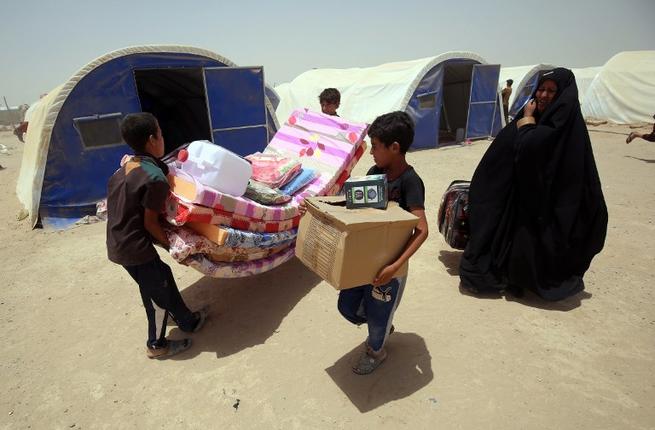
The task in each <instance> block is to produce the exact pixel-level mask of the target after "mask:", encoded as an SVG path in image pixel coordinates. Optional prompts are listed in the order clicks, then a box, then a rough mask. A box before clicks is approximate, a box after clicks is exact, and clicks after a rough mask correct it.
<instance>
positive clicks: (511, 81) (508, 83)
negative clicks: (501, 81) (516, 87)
mask: <svg viewBox="0 0 655 430" xmlns="http://www.w3.org/2000/svg"><path fill="white" fill-rule="evenodd" d="M513 83H514V79H508V80H507V85H509V86H510V87H511V86H512V84H513Z"/></svg>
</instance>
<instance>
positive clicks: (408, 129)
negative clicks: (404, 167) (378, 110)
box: [368, 111, 414, 154]
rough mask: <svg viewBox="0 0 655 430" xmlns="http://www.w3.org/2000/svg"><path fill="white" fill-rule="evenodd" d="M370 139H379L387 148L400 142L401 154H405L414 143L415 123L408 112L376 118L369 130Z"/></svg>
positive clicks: (386, 114)
mask: <svg viewBox="0 0 655 430" xmlns="http://www.w3.org/2000/svg"><path fill="white" fill-rule="evenodd" d="M368 137H370V138H371V139H373V138H374V137H375V138H377V139H378V140H379V141H380V142H382V143H384V146H387V147H388V146H391V145H392V144H393V143H394V142H398V145H400V152H401V153H402V154H404V153H406V152H407V150H408V149H409V147H410V146H412V142H414V121H412V118H411V117H410V116H409V115H408V114H407V113H406V112H402V111H396V112H390V113H385V114H384V115H380V116H379V117H377V118H375V121H373V124H371V126H370V127H369V128H368Z"/></svg>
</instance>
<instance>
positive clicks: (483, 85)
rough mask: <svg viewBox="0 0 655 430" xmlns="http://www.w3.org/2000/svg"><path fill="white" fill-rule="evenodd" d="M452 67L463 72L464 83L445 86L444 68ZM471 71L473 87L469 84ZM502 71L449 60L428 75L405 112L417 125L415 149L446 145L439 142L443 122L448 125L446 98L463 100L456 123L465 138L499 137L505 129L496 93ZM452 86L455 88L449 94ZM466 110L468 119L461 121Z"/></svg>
mask: <svg viewBox="0 0 655 430" xmlns="http://www.w3.org/2000/svg"><path fill="white" fill-rule="evenodd" d="M449 66H450V67H459V68H460V69H461V70H462V72H461V73H462V75H463V76H462V77H461V78H460V79H462V80H461V82H455V83H453V84H449V83H448V82H446V79H447V78H446V75H447V73H446V70H445V68H446V67H449ZM469 68H470V70H471V72H470V73H471V74H470V85H469V83H468V82H469V81H467V80H466V79H467V78H468V76H467V74H468V73H469V72H468V70H469ZM499 71H500V66H499V65H482V64H479V63H478V62H477V61H474V60H470V59H451V60H447V61H444V62H442V63H440V64H438V65H436V66H435V67H434V68H432V69H431V70H430V71H428V72H427V73H426V74H425V75H424V76H423V78H422V79H421V80H420V83H419V84H418V86H417V87H416V90H415V91H414V94H413V95H412V97H411V99H410V101H409V103H408V104H407V107H406V109H405V110H406V112H407V113H408V114H409V115H410V116H411V117H412V119H414V122H415V125H416V131H415V138H414V145H412V149H428V148H436V147H438V146H440V145H443V144H444V143H445V142H441V141H440V129H441V126H442V125H443V124H442V122H446V121H448V120H447V118H446V116H447V114H446V113H445V111H446V110H445V108H444V107H445V103H446V101H445V98H459V99H460V100H461V101H460V103H459V104H460V111H461V112H460V113H459V114H458V116H459V118H458V119H457V120H456V121H455V123H457V124H460V125H461V127H455V128H462V130H463V131H464V132H465V134H463V135H462V137H463V138H469V139H479V138H486V137H493V136H495V135H496V134H498V132H499V131H500V129H501V128H502V119H501V116H502V106H501V100H500V98H499V95H498V90H497V86H498V75H499ZM449 86H450V87H454V88H453V89H452V90H449ZM446 93H450V94H446ZM467 93H468V95H466V94H467ZM464 97H466V98H467V99H466V100H464V99H463V98H464ZM464 110H465V112H466V114H465V115H466V117H462V112H464ZM448 127H449V126H448Z"/></svg>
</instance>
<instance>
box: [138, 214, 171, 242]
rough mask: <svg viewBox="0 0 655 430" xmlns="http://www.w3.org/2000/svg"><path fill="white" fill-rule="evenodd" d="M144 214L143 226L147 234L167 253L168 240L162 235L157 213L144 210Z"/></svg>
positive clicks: (164, 234)
mask: <svg viewBox="0 0 655 430" xmlns="http://www.w3.org/2000/svg"><path fill="white" fill-rule="evenodd" d="M145 209H146V211H145V214H144V217H143V225H144V227H145V228H146V230H148V233H150V236H152V237H153V238H154V239H155V240H156V241H157V242H159V244H161V245H162V246H163V247H164V249H165V250H167V251H168V247H169V245H170V244H169V242H168V238H167V237H166V233H164V230H163V229H162V228H161V224H159V212H157V211H155V210H152V209H148V208H145Z"/></svg>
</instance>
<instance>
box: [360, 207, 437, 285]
mask: <svg viewBox="0 0 655 430" xmlns="http://www.w3.org/2000/svg"><path fill="white" fill-rule="evenodd" d="M409 211H410V212H411V213H412V214H413V215H415V216H417V217H418V225H417V226H416V227H414V233H413V234H412V236H411V237H410V238H409V240H408V241H407V244H406V245H405V248H404V249H403V252H402V253H401V254H400V257H398V259H397V260H396V261H394V262H393V263H391V264H389V265H387V266H384V267H383V268H382V270H380V272H379V273H378V275H377V276H376V277H375V279H374V280H373V283H372V285H373V286H374V287H379V286H381V285H385V284H388V283H389V281H391V279H392V278H393V276H394V275H395V274H396V272H397V271H398V269H400V268H401V267H402V265H403V264H405V262H406V261H407V260H409V258H410V257H411V256H412V255H414V253H415V252H416V251H418V249H419V248H420V247H421V245H422V244H423V242H425V239H427V238H428V220H427V218H426V217H425V209H423V208H420V207H419V208H409Z"/></svg>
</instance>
